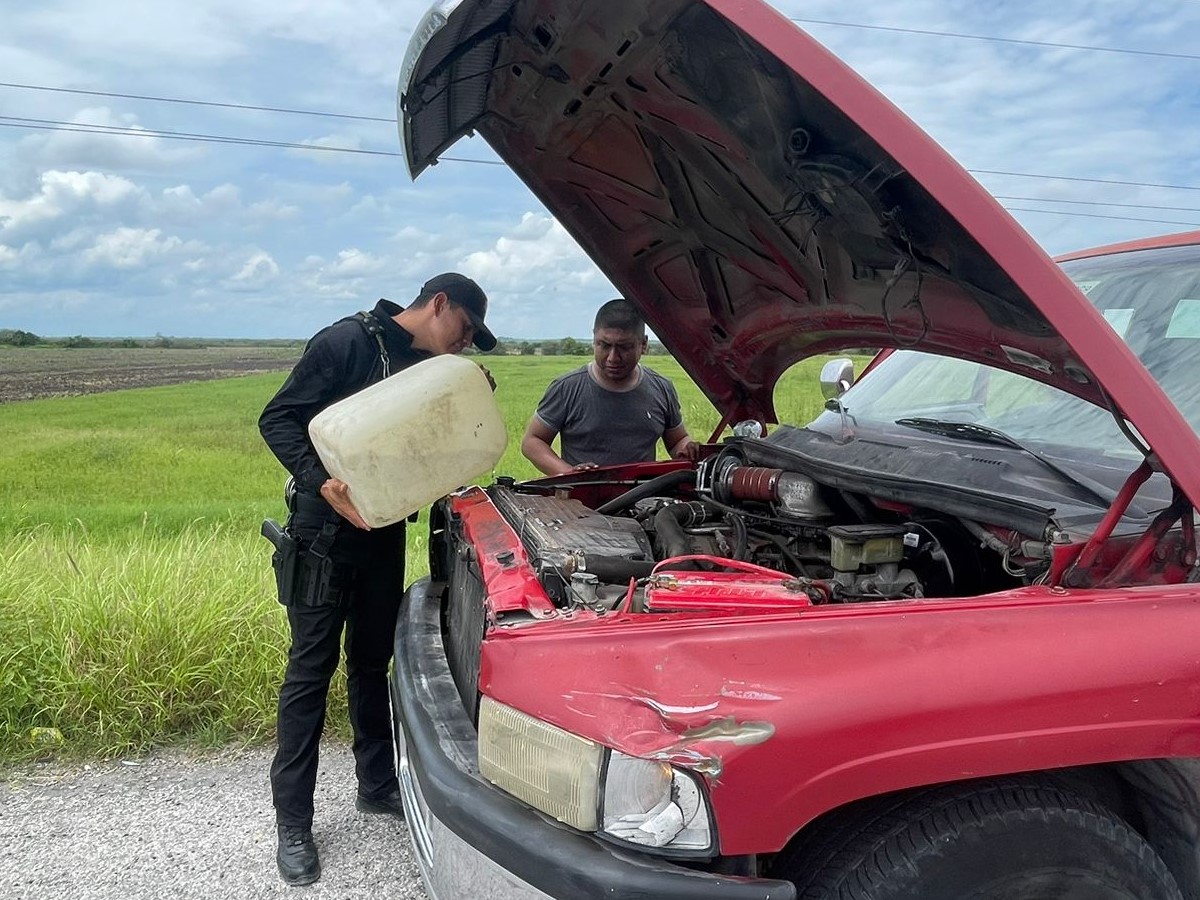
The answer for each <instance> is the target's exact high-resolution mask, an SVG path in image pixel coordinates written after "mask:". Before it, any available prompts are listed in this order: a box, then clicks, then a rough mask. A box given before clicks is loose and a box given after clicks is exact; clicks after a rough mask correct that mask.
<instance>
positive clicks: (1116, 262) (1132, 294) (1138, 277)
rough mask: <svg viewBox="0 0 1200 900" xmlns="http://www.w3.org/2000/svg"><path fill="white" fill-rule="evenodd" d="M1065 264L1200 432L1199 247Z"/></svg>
mask: <svg viewBox="0 0 1200 900" xmlns="http://www.w3.org/2000/svg"><path fill="white" fill-rule="evenodd" d="M1062 268H1063V271H1065V272H1066V273H1067V275H1068V276H1069V277H1070V278H1071V280H1072V281H1074V282H1075V284H1076V285H1077V286H1078V287H1079V289H1080V290H1081V291H1083V293H1084V294H1085V295H1086V296H1087V298H1088V299H1089V300H1090V301H1092V304H1093V305H1094V306H1095V307H1096V309H1098V310H1100V312H1101V314H1103V316H1104V318H1105V319H1106V320H1107V321H1108V324H1109V325H1111V326H1112V327H1113V329H1114V330H1115V331H1116V332H1117V334H1119V335H1120V336H1121V337H1122V338H1123V339H1124V341H1125V343H1126V344H1128V345H1129V348H1130V349H1131V350H1132V351H1133V352H1134V353H1136V354H1137V356H1138V358H1139V359H1140V360H1141V361H1142V365H1144V366H1145V367H1146V369H1147V370H1148V371H1149V372H1150V374H1151V375H1152V376H1154V379H1155V380H1156V381H1157V382H1158V383H1159V384H1160V385H1161V386H1162V388H1163V391H1164V392H1165V393H1166V395H1167V396H1168V397H1170V398H1171V401H1172V402H1173V403H1174V404H1175V405H1176V407H1178V408H1179V411H1180V412H1181V413H1183V417H1184V418H1185V419H1187V420H1188V423H1189V424H1190V425H1191V426H1192V430H1193V431H1200V391H1198V390H1197V389H1196V372H1197V371H1200V246H1196V245H1191V246H1184V247H1166V248H1161V249H1157V250H1138V251H1135V252H1131V253H1114V254H1111V255H1109V256H1101V257H1096V258H1094V259H1077V260H1072V261H1070V262H1067V263H1064V264H1063V267H1062Z"/></svg>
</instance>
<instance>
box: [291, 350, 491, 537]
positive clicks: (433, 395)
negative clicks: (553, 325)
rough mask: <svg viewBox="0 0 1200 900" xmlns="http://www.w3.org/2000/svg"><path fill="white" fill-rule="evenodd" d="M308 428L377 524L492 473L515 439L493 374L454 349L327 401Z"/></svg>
mask: <svg viewBox="0 0 1200 900" xmlns="http://www.w3.org/2000/svg"><path fill="white" fill-rule="evenodd" d="M308 433H309V436H310V437H311V438H312V442H313V446H314V447H316V449H317V455H318V456H320V457H321V462H322V463H324V465H325V469H326V471H327V472H329V474H330V475H332V476H333V477H334V478H339V479H341V480H342V481H344V482H346V484H347V485H349V487H350V499H351V500H352V501H353V502H354V507H355V509H357V510H358V511H359V513H360V514H361V515H362V517H363V518H364V519H365V520H366V522H367V524H368V525H370V526H371V527H372V528H379V527H382V526H384V525H390V524H392V523H393V522H399V521H400V520H401V519H403V518H404V517H406V516H408V515H409V514H410V513H414V512H416V511H417V510H418V509H420V508H421V507H423V506H425V505H427V504H429V503H431V502H433V501H434V500H436V499H438V498H439V497H441V496H443V495H445V494H447V493H449V492H450V491H452V490H454V489H455V488H457V487H460V486H461V485H464V484H468V483H470V482H471V481H472V480H474V479H475V478H477V477H479V476H480V475H482V474H483V473H485V472H488V471H490V470H491V469H492V467H493V466H495V465H496V463H497V462H498V461H499V459H500V457H501V456H502V455H503V453H504V447H505V445H506V444H507V443H508V434H507V433H506V431H505V428H504V419H503V418H502V417H501V415H500V409H499V407H497V406H496V399H495V397H494V396H493V395H492V388H491V385H489V384H488V380H487V376H486V375H484V374H483V371H482V370H481V369H480V368H479V366H477V365H475V363H473V362H471V361H470V360H467V359H464V358H462V357H460V356H449V355H445V356H435V357H433V358H432V359H427V360H423V361H422V362H419V363H416V364H415V365H412V366H409V367H408V368H407V369H402V370H400V371H399V372H397V373H396V374H395V375H392V376H390V377H388V378H385V379H383V381H380V382H378V383H377V384H373V385H371V386H370V387H367V388H364V389H363V390H361V391H359V392H358V393H357V394H352V395H351V396H349V397H347V398H346V399H344V400H339V401H338V402H337V403H334V404H332V405H331V406H328V407H326V408H325V409H323V410H321V412H319V413H317V415H316V416H315V417H314V418H313V420H312V421H311V422H310V423H309V425H308Z"/></svg>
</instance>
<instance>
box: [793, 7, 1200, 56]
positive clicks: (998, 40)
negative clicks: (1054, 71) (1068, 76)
mask: <svg viewBox="0 0 1200 900" xmlns="http://www.w3.org/2000/svg"><path fill="white" fill-rule="evenodd" d="M790 19H791V21H793V22H800V23H803V24H805V25H832V26H834V27H836V28H860V29H866V30H868V31H891V32H896V33H899V34H920V35H925V36H927V37H948V38H958V39H960V40H965V41H988V42H989V43H995V44H1022V45H1024V46H1026V47H1044V48H1046V49H1051V50H1090V51H1093V52H1095V53H1125V54H1129V55H1131V56H1154V57H1158V58H1160V59H1192V60H1200V56H1197V55H1196V54H1194V53H1167V52H1166V51H1162V50H1134V49H1132V48H1128V47H1096V46H1093V45H1091V44H1063V43H1058V42H1056V41H1026V40H1021V39H1019V38H1006V37H993V36H991V35H985V34H961V33H959V32H954V31H932V30H926V29H923V28H899V27H896V26H892V25H863V24H860V23H857V22H831V21H829V20H827V19H804V18H800V17H798V16H792V17H790Z"/></svg>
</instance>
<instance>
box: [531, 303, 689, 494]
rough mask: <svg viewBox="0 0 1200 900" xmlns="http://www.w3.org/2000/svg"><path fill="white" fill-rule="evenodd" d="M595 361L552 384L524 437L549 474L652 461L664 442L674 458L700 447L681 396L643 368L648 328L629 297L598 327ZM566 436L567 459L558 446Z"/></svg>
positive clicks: (601, 316) (612, 306)
mask: <svg viewBox="0 0 1200 900" xmlns="http://www.w3.org/2000/svg"><path fill="white" fill-rule="evenodd" d="M592 343H593V347H594V348H595V354H596V358H595V359H594V360H593V361H592V362H590V363H588V364H587V365H586V366H583V367H582V368H579V369H576V370H575V371H573V372H568V373H567V374H566V375H562V376H560V377H558V378H556V379H555V380H554V381H553V382H551V384H550V387H548V388H547V389H546V394H545V396H543V397H542V402H541V403H539V404H538V408H537V412H535V413H534V415H533V418H531V419H530V420H529V425H528V426H527V427H526V429H525V436H524V437H523V438H522V439H521V452H522V453H524V454H525V456H526V458H528V459H529V461H530V462H532V463H533V464H534V465H535V466H537V467H538V469H539V470H540V471H542V472H544V473H545V474H547V475H560V474H562V473H563V472H570V471H572V470H573V469H589V468H593V467H594V466H604V465H613V464H616V463H630V462H651V461H653V460H654V458H655V453H656V450H657V444H658V441H659V440H660V439H661V440H662V442H663V445H664V446H665V447H666V448H667V452H668V453H669V454H670V455H671V456H690V455H691V454H692V452H693V451H694V448H695V447H696V444H695V443H694V442H693V441H692V439H691V437H690V436H689V435H688V431H687V428H686V427H685V426H684V424H683V415H682V413H681V412H680V408H679V395H678V394H676V393H675V386H674V385H673V384H671V382H670V381H668V380H667V379H666V378H664V377H663V376H661V375H659V374H658V373H657V372H653V371H651V370H650V369H646V368H644V367H643V366H642V365H641V364H640V360H641V358H642V354H643V353H645V352H646V325H645V322H644V321H643V320H642V317H641V316H640V315H639V314H638V312H637V309H636V308H635V307H634V306H633V304H632V303H630V302H629V301H627V300H610V301H609V302H608V303H605V304H604V305H603V306H602V307H600V311H599V312H598V313H596V323H595V326H594V327H593V329H592ZM555 437H559V438H560V439H561V441H560V443H561V447H562V450H561V455H560V454H558V453H555V452H554V448H553V447H552V446H551V444H552V443H553V441H554V438H555Z"/></svg>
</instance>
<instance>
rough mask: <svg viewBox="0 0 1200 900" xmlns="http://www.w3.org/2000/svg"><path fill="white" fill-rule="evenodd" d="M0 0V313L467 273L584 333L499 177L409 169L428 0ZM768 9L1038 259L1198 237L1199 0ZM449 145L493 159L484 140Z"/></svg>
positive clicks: (206, 331) (280, 320)
mask: <svg viewBox="0 0 1200 900" xmlns="http://www.w3.org/2000/svg"><path fill="white" fill-rule="evenodd" d="M3 5H4V7H5V9H4V22H5V27H4V29H3V33H0V81H2V82H4V83H5V86H0V125H2V126H4V127H0V328H5V327H7V328H23V329H26V330H29V331H34V332H37V333H38V334H43V335H72V334H90V335H105V336H124V335H129V336H149V335H154V334H163V335H174V336H206V337H305V336H308V335H309V334H311V333H312V332H313V331H315V330H316V329H317V328H319V327H320V326H322V325H324V324H326V323H327V322H329V321H331V320H333V319H335V318H338V317H340V316H341V315H344V314H347V313H350V312H353V311H354V310H357V309H361V308H364V307H366V306H368V305H370V304H372V303H373V302H374V301H375V299H377V298H378V297H380V296H390V297H393V298H394V299H396V300H399V301H401V302H403V301H404V300H406V299H408V298H410V297H411V296H412V295H413V294H414V293H415V292H416V289H417V288H418V287H419V286H420V284H421V282H422V281H423V280H424V278H425V277H427V276H428V275H430V274H432V273H435V272H438V271H443V270H447V269H456V270H459V271H463V272H466V273H468V274H471V275H473V276H474V277H476V278H477V279H478V280H479V281H480V282H481V283H482V284H483V285H484V286H485V288H486V289H487V290H488V293H489V295H490V297H491V298H492V309H493V312H492V313H491V315H490V316H489V319H490V320H491V321H492V322H493V323H494V325H493V329H494V330H495V331H496V332H497V333H498V334H501V335H505V336H511V337H529V338H547V337H563V336H565V335H568V334H570V335H575V336H579V337H582V336H586V335H587V333H588V330H589V327H590V319H591V315H592V312H593V311H594V309H595V307H596V306H597V305H598V304H599V303H600V302H602V301H604V300H606V299H608V298H609V296H610V295H611V292H612V288H611V286H610V285H609V284H608V283H607V281H606V279H605V278H604V277H603V276H602V275H601V274H600V273H599V272H598V271H597V270H596V269H595V267H594V266H593V265H592V264H591V263H590V262H589V261H588V259H587V258H586V257H585V256H584V255H583V254H582V253H581V252H580V251H579V249H578V248H577V247H576V246H575V245H574V243H573V242H572V241H571V239H570V238H569V237H568V236H567V235H566V234H565V233H564V231H563V230H562V228H561V227H560V226H559V225H558V224H557V223H556V222H555V221H554V219H553V218H552V217H551V216H550V215H549V214H548V213H547V212H546V210H545V209H544V208H543V207H542V206H541V205H540V204H539V203H538V202H537V201H536V200H535V199H534V198H533V197H532V195H530V193H529V192H528V190H527V189H526V188H525V187H524V186H523V185H522V184H521V183H520V182H519V181H518V180H517V179H516V178H515V177H514V176H513V175H511V174H510V173H509V172H508V171H507V169H505V168H503V167H502V166H497V165H488V164H484V163H482V162H476V163H470V162H451V161H446V162H443V163H442V164H441V165H439V166H437V167H435V168H433V169H431V170H429V171H428V172H426V173H425V174H424V175H423V176H422V177H421V180H420V181H419V182H417V183H416V184H412V183H411V182H409V180H408V176H407V173H406V170H405V168H404V165H403V163H402V162H401V160H400V159H399V158H398V156H396V154H397V152H398V142H397V138H396V128H395V124H394V119H393V114H394V108H395V97H394V94H395V85H396V76H397V73H398V70H399V67H400V62H401V59H402V58H403V55H404V50H405V46H406V44H407V41H408V37H409V35H410V34H411V30H412V27H413V25H414V24H415V23H416V22H417V21H418V20H419V19H420V16H421V15H422V13H423V12H424V10H425V8H426V7H427V5H428V4H427V3H425V2H422V0H389V2H383V0H272V2H270V3H253V2H249V3H248V2H246V0H157V2H154V3H150V2H147V0H103V2H100V3H97V2H95V0H39V2H37V3H18V2H16V0H3ZM773 5H774V6H775V7H776V8H778V9H779V10H781V11H782V12H783V13H784V14H785V15H787V16H789V17H801V18H803V19H804V20H805V21H804V22H803V23H802V25H801V27H804V28H805V29H806V30H807V31H809V32H810V33H811V34H812V35H813V36H814V37H816V38H817V39H818V40H820V41H821V42H822V43H824V44H825V45H826V46H828V47H829V48H831V49H832V50H833V51H834V52H835V53H837V54H838V55H839V56H841V57H842V58H843V59H844V60H846V61H847V62H848V63H849V64H850V65H851V66H853V67H854V68H856V69H857V70H858V71H859V72H860V73H861V74H863V75H864V76H865V77H866V78H867V80H869V81H870V82H871V83H873V84H874V85H875V86H876V87H877V88H879V89H880V90H881V91H883V93H885V94H886V95H887V96H888V97H889V98H891V99H892V100H893V102H895V103H896V104H897V105H899V106H900V108H901V109H903V110H904V111H905V112H906V113H907V114H908V115H909V116H910V117H911V118H913V119H914V120H915V121H916V122H917V123H918V124H919V125H921V126H922V127H923V128H925V130H926V131H928V132H929V133H930V134H932V135H933V137H934V138H936V139H937V140H938V141H940V142H941V143H942V144H943V145H944V146H945V147H946V148H947V150H949V152H950V153H951V154H952V155H953V156H955V157H956V158H957V159H958V160H959V162H960V163H962V164H963V165H964V166H966V167H967V168H968V169H970V170H971V171H973V172H974V173H975V177H976V178H978V179H979V180H980V181H981V182H982V183H983V184H984V185H985V186H986V187H987V188H988V189H989V190H991V191H992V193H994V194H995V195H997V196H998V197H1000V198H1001V201H1002V202H1003V203H1004V205H1005V206H1007V207H1009V208H1010V209H1012V210H1013V211H1014V215H1015V216H1016V217H1017V218H1018V219H1019V221H1020V222H1021V223H1022V224H1023V225H1024V226H1025V227H1026V228H1027V229H1028V230H1029V231H1030V233H1031V234H1032V235H1033V236H1034V238H1035V239H1036V240H1037V241H1038V242H1039V243H1041V245H1042V246H1043V247H1045V248H1046V250H1048V251H1049V252H1051V253H1056V252H1062V251H1066V250H1069V249H1074V248H1078V247H1083V246H1091V245H1095V244H1099V243H1107V242H1111V241H1117V240H1125V239H1129V238H1133V237H1139V236H1142V235H1146V234H1159V233H1168V232H1172V231H1183V230H1188V229H1189V228H1192V227H1200V109H1198V108H1197V107H1198V106H1200V92H1198V91H1197V90H1196V84H1197V82H1198V81H1200V51H1198V50H1196V49H1195V40H1194V39H1195V35H1197V34H1200V3H1196V2H1195V0H1058V2H1056V3H1047V2H1044V0H1038V2H1031V0H1028V2H1027V0H1010V2H1005V3H979V2H978V0H895V2H893V3H888V4H879V3H866V2H854V0H851V2H846V0H773ZM918 32H919V33H918ZM967 36H979V37H988V38H992V40H978V39H973V38H971V37H967ZM1047 45H1055V46H1047ZM1067 45H1070V46H1067ZM1075 47H1090V48H1116V49H1119V50H1124V51H1136V52H1105V51H1103V50H1097V49H1073V48H1075ZM35 88H40V89H35ZM48 88H54V89H57V90H47V89H48ZM68 91H72V92H68ZM83 92H93V93H83ZM113 94H138V95H145V96H152V97H157V98H169V99H171V100H175V101H178V100H191V101H205V102H207V103H217V104H230V105H227V106H212V105H196V104H194V103H181V102H166V101H165V100H147V99H134V98H131V97H120V96H111V95H113ZM235 105H241V106H257V107H274V108H277V109H280V110H292V111H297V110H299V111H315V112H320V113H325V114H326V115H302V114H296V113H295V112H286V111H279V112H267V111H263V110H251V109H244V108H237V106H235ZM332 114H337V115H336V116H335V115H332ZM353 117H358V118H353ZM97 126H99V127H97ZM113 129H124V130H126V131H129V130H134V131H155V132H173V133H175V134H176V136H173V137H146V136H124V135H121V134H113V133H112V130H113ZM100 131H108V133H98V132H100ZM179 135H189V136H192V137H193V138H195V137H197V136H203V137H205V138H207V139H206V140H195V139H193V140H182V139H179V137H178V136H179ZM211 138H220V139H222V140H219V141H213V140H211ZM230 138H233V139H238V140H242V141H244V140H245V139H251V140H254V141H266V142H274V143H275V144H277V146H262V145H258V144H246V143H239V142H238V140H235V141H229V140H228V139H230ZM283 145H302V146H314V147H324V148H342V149H341V150H329V149H327V150H318V149H298V148H297V147H295V146H290V147H289V146H283ZM342 150H359V151H370V152H359V153H352V152H342ZM449 155H450V156H453V157H455V158H456V159H473V160H478V161H488V160H491V161H493V162H494V161H495V157H494V156H493V155H492V154H491V151H490V150H489V149H488V147H487V146H486V145H485V144H484V143H483V141H482V140H480V139H474V140H467V141H463V142H461V143H460V144H459V145H457V146H456V147H454V148H453V149H452V150H451V151H450V153H449ZM992 173H1013V174H992ZM1032 176H1059V177H1032ZM1070 179H1074V180H1070ZM1089 179H1090V180H1089ZM1113 182H1124V183H1113ZM1035 210H1040V211H1035ZM551 301H553V302H551Z"/></svg>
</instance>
